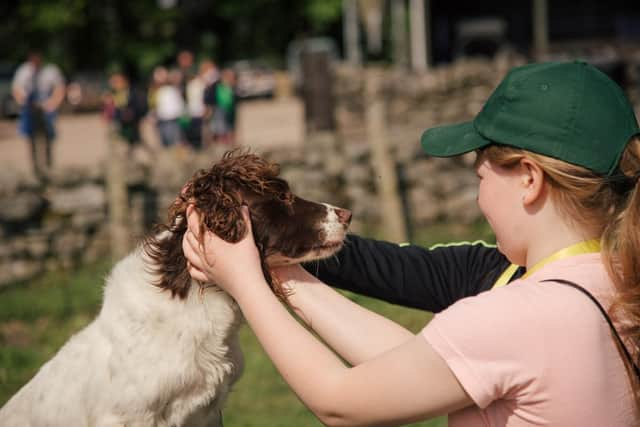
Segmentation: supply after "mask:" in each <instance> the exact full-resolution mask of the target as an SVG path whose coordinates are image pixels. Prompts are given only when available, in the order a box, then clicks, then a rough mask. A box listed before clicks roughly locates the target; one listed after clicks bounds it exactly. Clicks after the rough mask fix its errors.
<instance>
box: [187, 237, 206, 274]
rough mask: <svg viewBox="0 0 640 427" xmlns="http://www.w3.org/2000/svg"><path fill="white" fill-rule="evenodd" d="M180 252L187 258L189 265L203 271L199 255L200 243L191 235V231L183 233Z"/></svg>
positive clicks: (202, 263)
mask: <svg viewBox="0 0 640 427" xmlns="http://www.w3.org/2000/svg"><path fill="white" fill-rule="evenodd" d="M182 252H183V253H184V256H185V257H186V258H187V261H188V262H189V264H191V265H192V266H193V267H196V268H197V269H199V270H203V269H204V264H205V263H204V262H203V260H202V257H201V255H200V243H199V242H198V239H196V237H195V236H194V235H193V233H192V232H191V231H189V230H188V231H187V232H186V233H184V237H183V238H182Z"/></svg>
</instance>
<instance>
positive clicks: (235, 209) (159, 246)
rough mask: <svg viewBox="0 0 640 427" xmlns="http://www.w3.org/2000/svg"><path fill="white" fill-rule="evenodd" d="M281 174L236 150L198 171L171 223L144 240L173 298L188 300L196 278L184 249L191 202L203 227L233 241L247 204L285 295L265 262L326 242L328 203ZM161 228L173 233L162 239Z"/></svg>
mask: <svg viewBox="0 0 640 427" xmlns="http://www.w3.org/2000/svg"><path fill="white" fill-rule="evenodd" d="M278 174H279V167H278V165H276V164H273V163H269V162H267V161H266V160H264V159H262V158H260V157H259V156H257V155H255V154H248V153H240V152H238V151H237V150H236V151H232V152H228V153H226V154H225V155H224V157H223V158H222V160H221V161H220V162H218V163H216V164H215V165H213V166H212V167H211V169H209V170H200V171H198V172H197V173H196V174H195V175H194V176H193V178H192V179H191V180H190V181H189V182H188V183H187V184H186V185H185V187H184V188H183V189H182V192H181V194H180V196H178V198H177V199H176V201H175V202H174V203H173V205H172V206H171V207H170V208H169V215H168V221H167V223H166V224H163V225H160V226H158V227H157V229H156V232H155V233H153V234H152V235H150V236H149V237H147V239H146V240H145V242H144V250H145V252H146V253H147V254H148V256H149V257H150V258H151V260H152V261H153V265H154V266H155V271H154V272H153V273H155V274H157V275H158V276H159V277H160V279H159V280H158V282H157V283H156V285H157V286H159V287H160V288H162V289H167V290H169V291H170V292H171V295H172V296H174V297H175V296H178V297H179V298H185V297H186V296H187V294H188V292H189V288H190V286H191V277H190V276H189V272H188V271H187V261H186V258H185V257H184V254H183V252H182V237H183V235H184V233H185V232H186V230H187V221H186V210H187V206H188V205H189V204H193V205H194V206H195V207H196V209H198V211H199V212H201V214H202V224H201V231H204V230H205V229H207V230H210V231H212V232H214V233H215V234H217V235H218V236H219V237H221V238H222V239H224V240H226V241H228V242H237V241H239V240H240V239H241V238H242V237H243V236H244V235H245V233H246V231H247V230H246V225H245V224H244V222H243V220H242V213H241V207H242V205H244V204H246V205H248V206H249V211H250V215H251V223H252V227H253V234H254V239H255V243H256V246H257V247H258V250H259V252H260V259H261V262H262V270H263V273H264V275H265V278H266V279H267V282H268V283H269V285H270V286H271V288H272V289H273V290H274V292H275V293H276V295H278V296H279V297H281V298H284V297H286V292H285V291H283V290H282V289H281V288H280V287H279V286H277V284H275V281H274V279H273V278H272V276H271V274H270V272H269V269H268V267H267V263H266V260H267V258H268V256H269V255H272V254H276V253H278V254H281V255H284V256H287V257H291V258H295V257H297V256H300V255H301V254H303V253H304V252H305V251H309V250H311V249H313V248H314V247H315V246H314V245H317V244H318V243H319V242H322V241H323V240H324V236H323V232H322V230H321V228H320V227H318V225H319V223H320V221H321V220H322V218H324V216H325V215H326V207H325V206H324V205H322V204H318V203H313V202H309V201H306V200H303V199H301V198H299V197H296V196H295V195H294V194H293V193H292V192H291V190H290V189H289V185H288V184H287V182H286V181H285V180H283V179H282V178H279V177H278ZM162 231H169V232H171V233H170V234H169V235H168V236H162V237H160V236H161V234H160V232H162Z"/></svg>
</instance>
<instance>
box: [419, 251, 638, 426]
mask: <svg viewBox="0 0 640 427" xmlns="http://www.w3.org/2000/svg"><path fill="white" fill-rule="evenodd" d="M544 279H565V280H570V281H573V282H575V283H577V284H579V285H581V286H582V287H584V288H585V289H587V290H588V291H589V292H591V293H592V294H593V295H594V296H595V297H596V298H597V299H598V300H599V301H600V303H601V304H602V305H603V307H604V308H605V309H606V308H608V306H609V305H608V303H607V301H608V300H607V295H610V294H611V291H612V289H613V284H612V282H611V279H610V278H609V276H608V275H607V273H606V270H605V267H604V265H603V263H602V260H601V258H600V254H586V255H577V256H573V257H570V258H565V259H562V260H559V261H555V262H553V263H550V264H548V265H546V266H545V267H543V268H542V269H540V270H538V271H536V272H535V273H534V274H532V275H531V276H530V277H528V278H526V279H521V280H517V281H514V282H513V283H511V284H509V285H508V286H505V287H503V288H499V289H495V290H492V291H489V292H484V293H482V294H480V295H478V296H475V297H470V298H465V299H462V300H460V301H458V302H457V303H456V304H454V305H452V306H451V307H449V308H448V309H447V310H445V311H443V312H442V313H440V314H438V315H436V316H435V317H434V318H433V320H432V321H431V322H429V324H428V325H427V326H426V327H425V328H424V330H423V331H422V334H423V336H424V337H425V339H426V340H427V341H428V342H429V344H431V346H432V347H433V348H434V349H435V351H436V352H438V354H440V356H442V358H443V359H444V360H445V361H446V363H447V364H448V365H449V367H450V368H451V370H452V371H453V373H454V374H455V376H456V377H457V379H458V381H459V382H460V384H462V386H463V387H464V389H465V390H466V391H467V393H468V394H469V396H470V397H471V399H472V400H473V401H474V402H475V403H476V405H477V406H471V407H468V408H466V409H463V410H460V411H458V412H455V413H453V414H450V415H449V425H450V426H452V427H454V426H465V427H467V426H509V427H511V426H532V425H550V426H598V427H601V426H637V425H638V424H639V421H640V420H638V419H636V418H634V412H633V399H632V396H631V388H630V384H629V381H628V378H627V376H626V370H625V368H624V364H623V361H622V359H621V357H620V355H619V353H618V351H617V349H616V345H615V342H614V338H613V336H612V335H611V332H610V328H609V326H608V324H607V323H606V321H605V319H604V317H603V316H602V314H601V313H600V312H599V310H598V309H597V307H596V305H595V304H594V303H593V302H592V301H591V300H589V298H588V297H587V296H586V295H584V294H582V293H581V292H580V291H578V290H576V289H573V288H571V287H568V286H565V285H561V284H558V283H539V282H540V281H541V280H544Z"/></svg>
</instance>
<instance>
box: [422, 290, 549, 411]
mask: <svg viewBox="0 0 640 427" xmlns="http://www.w3.org/2000/svg"><path fill="white" fill-rule="evenodd" d="M511 291H512V290H511V289H508V288H502V289H498V290H495V291H492V292H486V293H484V294H482V295H478V296H476V297H471V298H466V299H463V300H461V301H459V302H457V303H456V304H454V305H453V306H451V307H449V308H448V309H447V310H445V311H443V312H442V313H440V314H437V315H436V316H434V318H433V319H432V320H431V322H429V324H427V326H426V327H425V328H424V329H423V330H422V335H423V336H424V338H425V339H426V340H427V342H428V343H429V344H430V345H431V346H432V347H433V349H434V350H435V351H436V352H437V353H438V354H439V355H440V356H441V357H442V358H443V359H444V360H445V362H446V363H447V365H448V366H449V368H450V369H451V371H452V372H453V373H454V375H455V376H456V378H457V379H458V381H459V382H460V384H461V385H462V387H463V388H464V389H465V391H466V392H467V393H468V394H469V396H470V397H471V399H472V400H473V401H474V402H475V403H476V405H477V406H478V407H480V408H486V407H487V406H489V405H490V404H491V402H493V401H494V400H497V399H503V398H506V399H509V398H514V397H515V394H516V393H517V391H518V390H520V389H522V388H524V387H526V385H527V384H530V383H531V382H532V381H533V380H535V378H536V377H537V376H538V375H539V372H538V374H536V371H540V369H541V366H540V363H539V362H540V358H536V357H535V354H536V350H535V346H536V345H541V343H540V337H536V336H533V335H532V334H535V330H534V331H529V330H528V329H523V327H522V325H523V324H526V323H527V322H529V321H531V322H535V321H536V315H535V313H531V312H530V310H529V309H528V308H527V307H528V304H527V301H525V299H526V298H522V297H520V296H519V295H518V294H514V293H513V292H511ZM514 319H519V320H518V321H517V322H516V321H514ZM529 329H531V328H529ZM527 334H528V335H527ZM536 343H537V344H536Z"/></svg>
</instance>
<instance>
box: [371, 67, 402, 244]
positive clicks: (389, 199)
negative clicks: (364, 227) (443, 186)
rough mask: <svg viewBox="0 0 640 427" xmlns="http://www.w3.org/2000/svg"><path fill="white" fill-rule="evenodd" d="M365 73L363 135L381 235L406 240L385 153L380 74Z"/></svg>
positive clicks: (386, 135)
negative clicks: (364, 134)
mask: <svg viewBox="0 0 640 427" xmlns="http://www.w3.org/2000/svg"><path fill="white" fill-rule="evenodd" d="M365 75H366V77H365V105H366V107H365V108H366V112H365V120H366V122H367V139H368V140H369V144H371V164H372V168H373V171H374V174H375V177H374V182H375V184H376V189H377V193H378V197H379V198H380V207H381V209H380V211H381V213H382V223H383V225H384V227H383V233H384V238H385V239H386V240H389V241H393V242H397V243H402V242H406V241H407V224H406V220H405V218H406V217H405V214H404V211H403V208H402V201H401V198H400V195H399V193H398V176H397V173H396V168H395V161H394V160H393V158H392V157H391V154H390V153H389V133H388V131H387V112H386V105H385V99H384V94H383V83H382V82H383V78H384V75H383V73H382V72H381V71H380V70H376V69H367V70H366V71H365Z"/></svg>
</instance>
